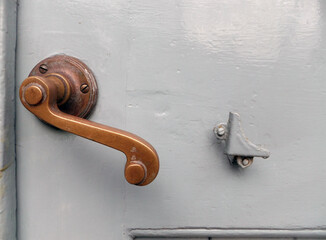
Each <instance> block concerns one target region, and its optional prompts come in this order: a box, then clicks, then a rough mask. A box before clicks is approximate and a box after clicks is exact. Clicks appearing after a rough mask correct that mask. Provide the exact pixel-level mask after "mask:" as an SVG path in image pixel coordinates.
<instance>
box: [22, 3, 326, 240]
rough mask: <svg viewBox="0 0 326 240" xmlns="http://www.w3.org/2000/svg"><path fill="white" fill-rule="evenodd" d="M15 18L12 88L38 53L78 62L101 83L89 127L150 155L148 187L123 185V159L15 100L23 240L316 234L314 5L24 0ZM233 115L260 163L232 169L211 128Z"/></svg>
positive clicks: (320, 144)
mask: <svg viewBox="0 0 326 240" xmlns="http://www.w3.org/2000/svg"><path fill="white" fill-rule="evenodd" d="M19 10H20V11H19V18H18V19H19V24H18V34H19V39H18V52H17V83H18V85H20V83H21V82H22V81H23V80H24V78H26V76H27V75H28V73H29V72H30V70H31V69H32V67H33V66H34V65H35V64H36V63H37V62H38V61H40V60H41V59H43V58H44V57H47V56H50V55H53V54H56V53H66V54H68V55H72V56H75V57H78V58H80V59H81V60H83V61H84V62H85V63H86V64H87V65H88V66H89V67H90V68H91V69H92V71H93V72H94V74H95V76H96V78H97V81H98V87H99V97H98V105H97V107H96V109H95V111H94V113H93V114H92V116H91V118H90V119H91V120H92V121H95V122H100V123H103V124H107V125H110V126H114V127H118V128H121V129H125V130H128V131H131V132H134V133H136V134H138V135H140V136H141V137H143V138H145V139H147V140H148V141H149V142H150V143H151V144H153V146H154V147H155V148H156V149H157V151H158V154H159V156H160V160H161V169H160V173H159V175H158V177H157V179H156V180H155V181H154V182H153V183H152V184H151V185H149V186H147V187H144V188H140V187H134V186H129V185H128V184H127V183H126V182H125V180H124V177H123V174H122V173H123V166H124V164H123V163H122V160H123V159H124V156H123V155H122V154H120V153H118V152H116V151H115V150H113V149H109V148H105V147H103V146H100V145H98V144H96V143H93V142H90V141H87V140H84V139H81V138H79V137H76V136H73V135H71V134H68V133H64V132H61V131H58V130H57V129H53V128H51V127H49V126H47V125H45V124H43V123H41V122H40V121H39V120H38V119H37V118H35V117H34V116H33V115H32V114H30V113H29V112H28V111H26V110H25V108H24V107H23V106H22V105H20V104H18V105H17V114H18V116H17V133H18V134H17V143H18V146H17V154H18V169H17V171H18V196H19V202H18V208H19V210H18V212H19V215H18V216H19V219H18V229H19V236H20V239H22V240H34V239H48V240H51V239H79V240H83V239H121V238H122V236H123V237H124V236H127V235H128V231H127V230H126V229H129V228H132V229H135V228H146V229H148V228H180V227H182V228H223V229H232V228H246V229H247V228H249V229H256V228H258V229H264V228H268V229H319V230H320V229H325V228H326V217H325V216H326V195H325V191H323V189H324V188H325V182H326V174H325V172H326V164H325V161H324V156H326V148H325V147H324V141H323V139H324V136H325V132H326V128H325V121H326V112H325V100H326V81H325V80H324V77H325V76H326V67H325V64H326V60H325V56H326V2H325V1H318V0H309V1H304V0H302V1H300V0H298V1H269V0H265V1H264V0H263V1H254V0H250V1H249V0H248V1H235V0H234V1H230V0H221V1H215V0H214V1H213V0H211V1H210V0H207V1H204V0H184V1H182V0H179V1H177V0H158V1H152V0H144V1H129V0H113V1H105V0H98V1H93V0H78V1H77V0H71V1H59V0H51V1H50V0H47V1H44V0H33V1H31V0H21V1H20V8H19ZM230 111H235V112H238V113H239V114H240V115H241V117H242V119H243V122H242V123H243V128H244V129H245V131H246V135H247V137H248V138H249V139H254V142H257V143H263V144H265V147H266V148H267V149H269V150H270V151H271V152H272V155H271V157H270V158H268V159H266V160H260V161H258V160H257V161H255V164H253V165H252V166H251V167H250V168H247V169H245V170H241V169H234V168H233V167H231V166H230V165H229V163H228V161H227V159H226V156H225V155H224V154H223V148H222V147H219V145H218V143H217V141H216V138H215V136H214V134H213V133H212V127H213V126H214V125H215V124H216V123H217V121H219V120H224V119H227V117H228V113H229V112H230ZM26 126H28V127H26ZM315 126H318V127H315ZM123 234H124V235H123Z"/></svg>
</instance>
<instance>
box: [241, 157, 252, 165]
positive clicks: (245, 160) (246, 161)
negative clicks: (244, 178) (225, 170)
mask: <svg viewBox="0 0 326 240" xmlns="http://www.w3.org/2000/svg"><path fill="white" fill-rule="evenodd" d="M249 163H250V161H249V159H247V158H245V159H243V160H242V164H243V165H244V166H247V165H248V164H249Z"/></svg>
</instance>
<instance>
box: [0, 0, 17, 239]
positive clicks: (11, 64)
mask: <svg viewBox="0 0 326 240" xmlns="http://www.w3.org/2000/svg"><path fill="white" fill-rule="evenodd" d="M16 4H17V3H16V1H14V0H1V1H0V239H1V240H2V239H3V240H7V239H8V240H11V239H16V186H15V185H16V184H15V89H14V88H15V47H16Z"/></svg>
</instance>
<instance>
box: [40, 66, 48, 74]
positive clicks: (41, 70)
mask: <svg viewBox="0 0 326 240" xmlns="http://www.w3.org/2000/svg"><path fill="white" fill-rule="evenodd" d="M39 71H40V73H42V74H44V73H46V72H47V71H48V66H46V65H45V64H42V65H41V66H40V67H39Z"/></svg>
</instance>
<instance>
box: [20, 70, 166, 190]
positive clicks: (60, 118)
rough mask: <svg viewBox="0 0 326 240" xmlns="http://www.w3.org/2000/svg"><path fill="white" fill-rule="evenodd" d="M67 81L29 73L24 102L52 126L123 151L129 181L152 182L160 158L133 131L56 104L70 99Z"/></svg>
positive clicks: (56, 75)
mask: <svg viewBox="0 0 326 240" xmlns="http://www.w3.org/2000/svg"><path fill="white" fill-rule="evenodd" d="M63 83H65V84H63ZM67 83H68V80H67V78H65V77H64V76H63V75H60V74H46V75H44V76H30V77H28V78H27V79H25V80H24V82H23V83H22V85H21V87H20V91H19V94H20V99H21V102H22V103H23V105H24V106H25V107H26V108H27V109H28V110H29V111H30V112H32V113H33V114H34V115H36V116H37V117H38V118H39V119H41V120H43V121H45V122H46V123H48V124H50V125H52V126H55V127H57V128H60V129H62V130H64V131H67V132H70V133H74V134H76V135H78V136H81V137H84V138H87V139H90V140H93V141H95V142H98V143H101V144H104V145H106V146H108V147H112V148H115V149H117V150H119V151H121V152H123V153H124V154H125V155H126V157H127V162H126V166H125V178H126V180H127V181H128V182H129V183H131V184H135V185H140V186H144V185H147V184H149V183H150V182H152V181H153V180H154V179H155V177H156V176H157V174H158V170H159V158H158V155H157V153H156V151H155V149H154V148H153V147H152V145H151V144H149V143H148V142H146V141H145V140H144V139H142V138H140V137H138V136H136V135H134V134H132V133H129V132H126V131H123V130H120V129H116V128H113V127H109V126H105V125H103V124H99V123H95V122H92V121H89V120H86V119H83V118H80V117H76V116H73V115H70V114H67V113H64V112H62V111H61V110H60V109H59V108H58V104H57V103H58V102H60V101H62V99H64V98H67V97H64V96H63V95H65V94H66V95H70V94H71V93H70V92H71V90H70V89H69V87H65V85H66V84H67ZM61 104H62V102H61Z"/></svg>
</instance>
